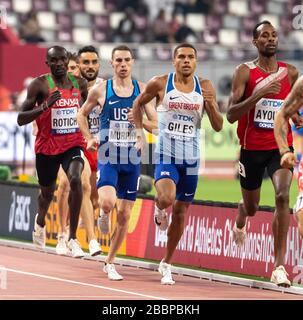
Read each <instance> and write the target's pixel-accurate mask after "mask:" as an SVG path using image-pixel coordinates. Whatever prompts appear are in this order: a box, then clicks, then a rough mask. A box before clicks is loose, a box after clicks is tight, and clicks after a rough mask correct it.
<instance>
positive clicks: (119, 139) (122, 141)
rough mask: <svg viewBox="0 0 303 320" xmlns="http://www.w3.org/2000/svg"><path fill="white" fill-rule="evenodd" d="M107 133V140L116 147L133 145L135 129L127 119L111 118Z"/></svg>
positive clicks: (135, 138) (135, 139)
mask: <svg viewBox="0 0 303 320" xmlns="http://www.w3.org/2000/svg"><path fill="white" fill-rule="evenodd" d="M108 135H109V137H108V141H109V142H112V143H113V144H115V145H116V146H117V147H129V146H133V145H134V144H135V143H136V141H137V137H136V130H135V128H134V126H133V125H132V124H131V123H130V122H128V121H115V120H111V121H110V125H109V133H108Z"/></svg>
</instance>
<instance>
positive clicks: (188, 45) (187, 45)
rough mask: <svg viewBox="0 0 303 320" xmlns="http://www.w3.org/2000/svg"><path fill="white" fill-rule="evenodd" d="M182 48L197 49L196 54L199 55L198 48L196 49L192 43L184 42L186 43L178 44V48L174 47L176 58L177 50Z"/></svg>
mask: <svg viewBox="0 0 303 320" xmlns="http://www.w3.org/2000/svg"><path fill="white" fill-rule="evenodd" d="M180 48H192V49H193V50H194V51H195V55H196V56H197V49H196V48H195V47H194V46H193V45H192V44H190V43H187V42H184V43H181V44H178V45H177V46H176V48H175V49H174V58H175V57H176V55H177V51H178V50H179V49H180Z"/></svg>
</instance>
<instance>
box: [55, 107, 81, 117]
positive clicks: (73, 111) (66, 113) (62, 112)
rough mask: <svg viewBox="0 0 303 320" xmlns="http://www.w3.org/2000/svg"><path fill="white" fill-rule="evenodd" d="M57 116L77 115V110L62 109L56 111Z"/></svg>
mask: <svg viewBox="0 0 303 320" xmlns="http://www.w3.org/2000/svg"><path fill="white" fill-rule="evenodd" d="M56 113H57V115H58V116H60V115H62V116H66V115H71V114H76V113H77V110H76V109H74V108H73V109H60V110H57V111H56Z"/></svg>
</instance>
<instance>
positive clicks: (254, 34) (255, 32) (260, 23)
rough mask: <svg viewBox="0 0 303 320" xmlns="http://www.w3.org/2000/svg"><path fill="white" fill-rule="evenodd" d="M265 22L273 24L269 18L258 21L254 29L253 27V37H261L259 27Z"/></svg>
mask: <svg viewBox="0 0 303 320" xmlns="http://www.w3.org/2000/svg"><path fill="white" fill-rule="evenodd" d="M263 24H268V25H272V24H271V22H270V21H268V20H263V21H261V22H259V23H257V24H256V25H255V27H254V29H253V38H254V39H257V38H258V37H259V31H258V28H259V27H260V26H262V25H263Z"/></svg>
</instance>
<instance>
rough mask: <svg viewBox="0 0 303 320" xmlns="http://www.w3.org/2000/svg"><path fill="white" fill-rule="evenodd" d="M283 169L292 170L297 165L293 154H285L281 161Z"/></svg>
mask: <svg viewBox="0 0 303 320" xmlns="http://www.w3.org/2000/svg"><path fill="white" fill-rule="evenodd" d="M280 164H281V167H282V168H286V169H288V168H292V167H293V166H294V165H295V164H296V157H295V155H294V153H293V152H287V153H285V154H283V156H282V157H281V161H280Z"/></svg>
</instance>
